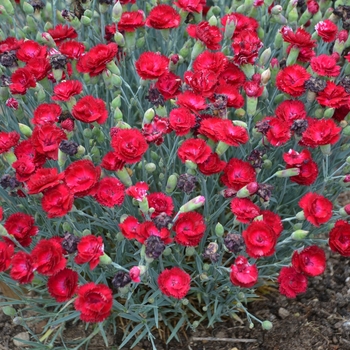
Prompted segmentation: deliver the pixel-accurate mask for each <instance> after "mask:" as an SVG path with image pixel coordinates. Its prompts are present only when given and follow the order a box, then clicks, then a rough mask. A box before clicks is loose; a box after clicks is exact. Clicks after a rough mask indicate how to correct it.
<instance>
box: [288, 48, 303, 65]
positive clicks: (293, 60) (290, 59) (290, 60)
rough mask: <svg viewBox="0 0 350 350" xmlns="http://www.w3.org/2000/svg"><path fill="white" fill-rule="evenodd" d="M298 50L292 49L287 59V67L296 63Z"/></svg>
mask: <svg viewBox="0 0 350 350" xmlns="http://www.w3.org/2000/svg"><path fill="white" fill-rule="evenodd" d="M299 52H300V49H299V48H297V47H292V49H291V50H290V52H289V55H288V58H287V66H291V65H293V64H295V63H296V61H297V58H298V56H299Z"/></svg>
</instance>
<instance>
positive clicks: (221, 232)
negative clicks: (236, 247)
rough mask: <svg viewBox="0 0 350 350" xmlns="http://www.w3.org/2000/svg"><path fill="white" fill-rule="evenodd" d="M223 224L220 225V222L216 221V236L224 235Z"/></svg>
mask: <svg viewBox="0 0 350 350" xmlns="http://www.w3.org/2000/svg"><path fill="white" fill-rule="evenodd" d="M224 232H225V231H224V226H222V225H221V224H220V222H218V223H217V224H216V226H215V234H216V235H217V236H218V237H222V236H223V235H224Z"/></svg>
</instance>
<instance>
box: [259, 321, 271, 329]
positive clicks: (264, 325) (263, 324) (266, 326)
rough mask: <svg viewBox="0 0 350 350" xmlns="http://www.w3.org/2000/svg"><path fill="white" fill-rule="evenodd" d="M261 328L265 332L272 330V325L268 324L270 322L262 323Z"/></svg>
mask: <svg viewBox="0 0 350 350" xmlns="http://www.w3.org/2000/svg"><path fill="white" fill-rule="evenodd" d="M261 327H262V329H265V330H266V331H269V330H270V329H272V328H273V324H272V322H270V321H264V322H263V323H262V324H261Z"/></svg>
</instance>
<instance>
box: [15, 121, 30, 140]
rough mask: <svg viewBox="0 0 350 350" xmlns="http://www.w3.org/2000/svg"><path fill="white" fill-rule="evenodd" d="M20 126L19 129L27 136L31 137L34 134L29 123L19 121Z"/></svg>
mask: <svg viewBox="0 0 350 350" xmlns="http://www.w3.org/2000/svg"><path fill="white" fill-rule="evenodd" d="M18 126H19V131H20V132H21V133H22V134H23V135H24V136H26V137H31V136H32V133H33V132H32V129H31V128H30V127H29V126H27V125H24V124H22V123H18Z"/></svg>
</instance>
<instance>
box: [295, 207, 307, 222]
mask: <svg viewBox="0 0 350 350" xmlns="http://www.w3.org/2000/svg"><path fill="white" fill-rule="evenodd" d="M295 217H296V219H297V220H299V221H304V220H305V213H304V210H302V211H299V212H298V213H297V214H296V215H295Z"/></svg>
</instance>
